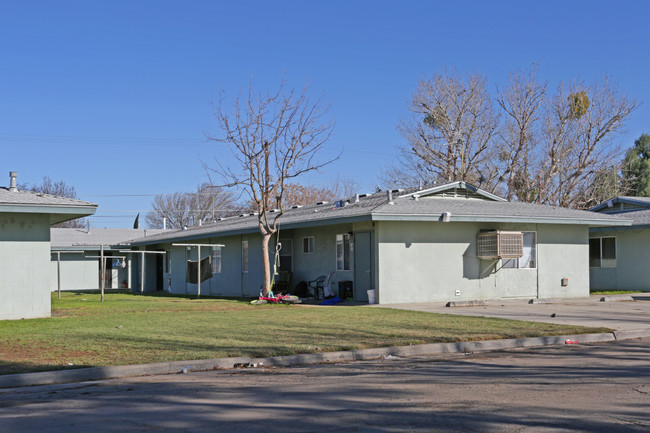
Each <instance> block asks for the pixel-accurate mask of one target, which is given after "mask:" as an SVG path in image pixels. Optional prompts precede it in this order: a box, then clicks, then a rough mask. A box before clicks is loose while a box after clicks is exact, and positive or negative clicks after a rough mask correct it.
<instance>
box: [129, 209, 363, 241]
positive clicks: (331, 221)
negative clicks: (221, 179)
mask: <svg viewBox="0 0 650 433" xmlns="http://www.w3.org/2000/svg"><path fill="white" fill-rule="evenodd" d="M361 221H371V215H370V213H368V214H365V215H356V216H350V217H336V218H326V219H322V220H311V221H301V222H295V223H282V222H280V223H279V226H280V230H288V229H297V228H305V227H321V226H330V225H336V224H349V223H355V222H361ZM183 232H187V230H179V231H178V232H176V233H178V234H179V236H170V237H166V238H164V239H151V240H143V241H140V242H128V241H127V242H125V244H126V245H128V246H131V247H138V246H146V245H156V244H165V243H169V242H177V241H191V240H196V239H205V238H218V237H224V236H235V235H241V234H250V233H254V234H258V233H259V228H258V227H257V226H255V227H248V228H242V229H232V230H224V231H215V232H210V231H205V232H201V233H194V234H187V235H184V236H182V234H183ZM150 237H153V236H150ZM141 239H143V238H141Z"/></svg>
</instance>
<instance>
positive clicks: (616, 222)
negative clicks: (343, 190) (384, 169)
mask: <svg viewBox="0 0 650 433" xmlns="http://www.w3.org/2000/svg"><path fill="white" fill-rule="evenodd" d="M440 215H442V214H438V213H436V214H408V215H396V214H376V213H374V214H372V220H373V221H440ZM450 221H451V222H509V223H539V224H579V225H590V226H607V227H611V226H631V225H632V220H625V219H620V218H616V219H607V220H603V219H580V218H558V217H518V216H495V215H458V214H452V215H451V217H450Z"/></svg>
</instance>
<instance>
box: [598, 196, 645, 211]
mask: <svg viewBox="0 0 650 433" xmlns="http://www.w3.org/2000/svg"><path fill="white" fill-rule="evenodd" d="M610 201H611V202H612V203H632V204H638V205H641V206H643V207H647V208H648V209H650V203H648V202H647V201H641V200H634V199H633V198H626V197H622V196H616V197H612V198H610V199H609V200H605V201H604V202H602V203H601V204H599V205H598V206H594V207H592V208H591V209H589V211H590V212H598V211H599V210H601V209H604V208H606V207H607V203H609V202H610ZM636 210H638V209H636Z"/></svg>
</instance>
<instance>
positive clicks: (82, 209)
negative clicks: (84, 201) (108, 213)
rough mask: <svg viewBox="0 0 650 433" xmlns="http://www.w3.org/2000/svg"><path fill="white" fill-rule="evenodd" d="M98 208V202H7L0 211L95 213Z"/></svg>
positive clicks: (2, 204) (1, 205)
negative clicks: (61, 203)
mask: <svg viewBox="0 0 650 433" xmlns="http://www.w3.org/2000/svg"><path fill="white" fill-rule="evenodd" d="M96 210H97V205H96V204H88V205H47V204H28V203H19V204H7V203H0V213H3V212H7V213H9V212H11V213H47V214H71V215H77V214H83V216H89V215H93V214H94V213H95V211H96Z"/></svg>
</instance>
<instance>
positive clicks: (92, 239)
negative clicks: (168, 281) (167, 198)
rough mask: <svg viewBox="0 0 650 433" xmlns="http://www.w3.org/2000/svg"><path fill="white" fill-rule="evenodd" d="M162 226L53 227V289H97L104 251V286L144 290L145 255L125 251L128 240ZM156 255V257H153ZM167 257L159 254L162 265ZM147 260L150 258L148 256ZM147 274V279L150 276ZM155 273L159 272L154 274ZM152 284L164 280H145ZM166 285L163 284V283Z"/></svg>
mask: <svg viewBox="0 0 650 433" xmlns="http://www.w3.org/2000/svg"><path fill="white" fill-rule="evenodd" d="M163 232H164V230H160V229H112V228H111V229H109V228H90V227H87V228H54V227H53V228H52V229H51V230H50V238H51V242H50V244H51V252H52V254H51V265H50V269H51V271H50V272H51V275H52V278H51V280H50V290H52V291H56V290H58V289H59V288H60V289H61V290H94V289H98V288H100V285H101V277H100V275H101V262H100V259H99V257H100V256H101V254H102V251H103V254H104V256H105V257H106V270H105V273H104V287H105V288H107V289H118V288H131V289H133V290H134V291H140V286H141V285H142V278H141V269H142V268H141V267H140V261H141V255H140V254H135V253H125V252H122V251H124V250H127V249H128V248H127V247H126V246H125V245H126V242H128V241H130V240H132V239H136V238H143V237H147V236H151V235H154V234H159V233H163ZM151 259H155V258H151ZM162 259H163V257H162V256H161V257H158V258H157V266H162ZM145 260H147V259H146V258H145ZM146 277H147V276H146V275H145V279H146ZM152 277H155V274H153V275H152ZM147 282H148V283H149V286H150V287H154V286H155V285H156V284H158V285H161V284H162V280H160V281H155V280H154V281H151V279H150V280H149V281H145V284H146V283H147ZM161 287H162V286H161Z"/></svg>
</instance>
